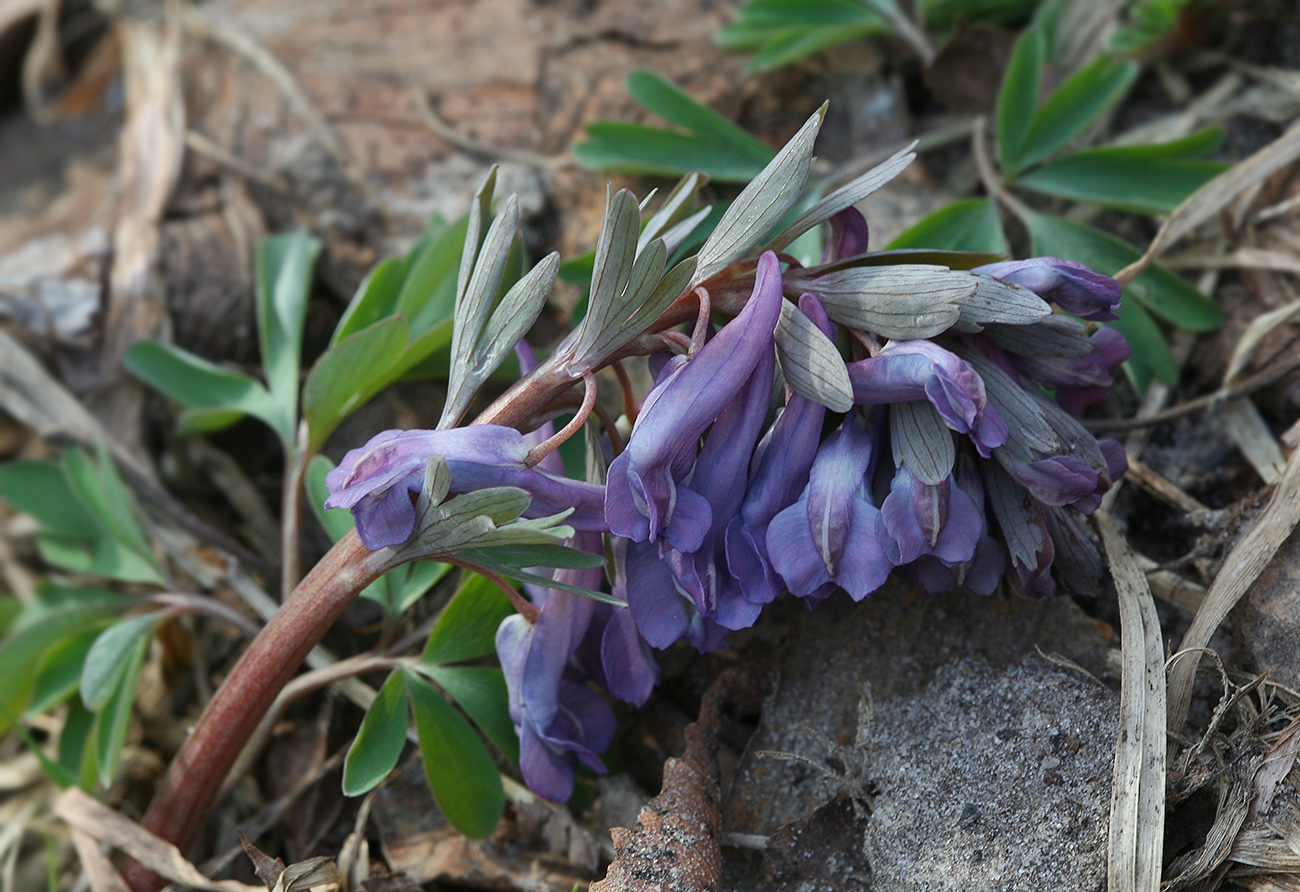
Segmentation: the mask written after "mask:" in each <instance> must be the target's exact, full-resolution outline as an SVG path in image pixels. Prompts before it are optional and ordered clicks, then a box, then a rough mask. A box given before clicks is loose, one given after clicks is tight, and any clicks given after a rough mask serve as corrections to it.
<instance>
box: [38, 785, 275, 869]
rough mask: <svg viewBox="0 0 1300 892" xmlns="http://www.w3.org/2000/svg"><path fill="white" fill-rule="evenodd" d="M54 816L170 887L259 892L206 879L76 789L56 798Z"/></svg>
mask: <svg viewBox="0 0 1300 892" xmlns="http://www.w3.org/2000/svg"><path fill="white" fill-rule="evenodd" d="M54 813H55V814H57V815H58V816H59V817H60V818H62V819H63V820H65V821H67V822H68V823H69V824H71V825H72V828H73V831H74V832H75V831H80V832H82V833H85V834H87V835H88V836H90V837H92V838H94V839H97V840H99V841H100V842H106V843H108V844H109V845H110V846H113V847H114V848H118V849H121V850H123V851H124V852H126V853H127V854H128V855H130V856H131V857H133V858H135V859H136V860H137V861H139V862H140V863H141V864H143V865H144V866H145V867H147V868H148V869H149V870H152V871H153V872H154V873H156V874H158V875H159V876H162V877H165V878H166V879H168V880H171V881H172V882H174V883H180V884H182V885H185V886H192V887H193V888H195V889H203V890H208V892H262V890H261V889H259V888H258V887H257V886H249V885H246V884H244V883H238V882H235V881H234V880H210V879H208V878H207V877H205V876H204V875H203V874H201V873H199V870H198V868H197V867H195V866H194V865H193V864H191V863H190V862H189V861H186V860H185V858H184V857H183V856H182V855H181V853H180V850H179V849H177V848H176V847H175V846H174V845H172V844H171V843H168V842H163V841H162V840H161V839H159V838H158V837H156V836H154V835H153V834H152V833H150V832H149V831H148V830H145V829H144V828H143V827H141V826H140V825H139V824H137V823H135V822H134V821H131V820H129V819H127V818H125V817H123V816H122V815H120V814H118V813H117V812H115V811H113V809H111V808H109V807H108V806H107V805H104V804H103V803H100V802H97V801H95V800H94V799H92V798H91V797H90V796H89V795H87V794H86V793H85V792H84V791H83V790H81V789H79V788H77V787H72V788H70V789H68V790H66V791H64V793H63V794H62V795H61V796H59V799H58V801H57V802H55V804H54Z"/></svg>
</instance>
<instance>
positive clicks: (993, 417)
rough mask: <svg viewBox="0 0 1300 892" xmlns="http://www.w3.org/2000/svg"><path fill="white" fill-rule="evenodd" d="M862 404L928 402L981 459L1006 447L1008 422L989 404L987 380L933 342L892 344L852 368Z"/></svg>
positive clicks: (855, 397) (851, 375)
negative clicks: (993, 451)
mask: <svg viewBox="0 0 1300 892" xmlns="http://www.w3.org/2000/svg"><path fill="white" fill-rule="evenodd" d="M848 369H849V380H850V381H851V382H852V383H853V401H854V402H856V403H859V404H860V405H880V404H883V403H903V402H910V401H912V400H928V401H929V402H930V404H931V405H932V406H934V408H935V409H936V410H937V411H938V413H939V415H940V417H941V418H943V421H944V423H945V424H947V425H948V427H950V428H951V429H952V430H954V431H956V432H957V433H959V434H968V435H969V436H970V438H971V442H973V443H974V444H975V447H976V448H977V449H978V450H979V452H980V454H981V455H988V453H989V450H991V449H993V448H995V447H997V446H1001V445H1002V444H1003V443H1004V442H1006V438H1007V422H1006V420H1005V419H1003V417H1002V415H1001V414H1000V413H999V412H998V411H997V409H995V408H994V407H992V406H990V405H988V397H987V395H986V393H985V389H984V381H983V380H982V379H981V378H980V376H979V374H978V373H976V371H975V369H974V368H973V367H972V366H971V364H970V363H968V362H966V361H965V360H964V359H962V358H960V357H959V356H957V355H956V354H955V353H952V352H951V351H949V350H945V349H944V348H943V347H940V346H939V345H938V344H934V343H931V342H930V341H891V342H890V343H889V344H887V345H885V348H884V349H883V350H881V351H880V353H879V354H877V355H876V356H873V357H870V358H869V359H862V360H859V361H857V362H850V363H849V364H848Z"/></svg>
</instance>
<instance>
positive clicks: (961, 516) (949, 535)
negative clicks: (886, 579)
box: [878, 465, 984, 567]
mask: <svg viewBox="0 0 1300 892" xmlns="http://www.w3.org/2000/svg"><path fill="white" fill-rule="evenodd" d="M878 529H879V535H880V544H881V546H882V547H883V548H884V550H885V556H886V557H888V558H889V560H890V562H891V563H893V564H895V565H896V566H902V565H903V564H910V563H911V562H912V561H914V560H916V559H917V558H919V557H921V556H922V555H930V556H932V557H935V558H938V559H939V561H940V562H941V563H943V564H944V565H945V566H949V567H951V566H954V565H956V564H964V563H965V562H967V561H969V560H971V559H972V558H973V557H974V556H975V547H976V546H977V545H978V544H979V541H980V536H981V535H983V533H984V514H983V511H982V506H979V505H976V503H975V500H974V499H972V498H971V497H970V495H969V494H968V493H967V492H966V491H965V490H963V489H962V488H961V487H960V486H957V485H955V484H954V483H953V480H952V478H951V477H947V478H945V479H944V480H942V481H940V482H939V483H937V484H929V483H923V482H922V481H920V480H918V479H917V477H916V475H915V474H913V473H912V472H911V470H910V469H909V468H908V467H907V465H900V466H899V468H898V470H897V471H895V472H894V480H893V482H892V483H891V484H890V489H889V495H888V496H886V497H885V500H884V501H883V502H882V503H881V504H880V525H879V528H878Z"/></svg>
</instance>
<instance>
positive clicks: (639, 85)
mask: <svg viewBox="0 0 1300 892" xmlns="http://www.w3.org/2000/svg"><path fill="white" fill-rule="evenodd" d="M626 84H627V92H628V93H629V94H630V95H631V96H632V98H633V99H635V100H636V101H637V102H639V103H641V104H642V105H643V106H645V107H646V108H647V109H649V110H650V111H652V112H654V113H655V114H656V115H658V116H659V117H661V118H663V119H664V120H665V121H667V122H668V123H669V124H676V125H677V126H678V127H681V128H683V129H685V130H688V131H690V132H691V133H694V134H695V135H696V136H698V137H700V138H701V139H703V140H707V141H710V142H714V143H717V144H719V145H725V146H729V147H730V148H731V149H732V151H734V152H735V153H737V154H741V155H745V156H747V157H748V158H750V159H751V160H753V161H755V162H757V164H758V169H759V170H762V166H763V165H764V164H766V163H767V162H768V161H770V160H772V156H773V155H775V154H776V153H775V152H773V151H772V149H771V148H769V147H768V146H767V144H766V143H764V142H762V141H761V140H759V139H757V138H755V137H754V136H752V135H750V134H749V133H746V132H745V131H744V130H741V129H740V128H739V127H737V126H736V125H735V124H733V123H731V122H730V121H728V120H727V119H726V118H724V117H723V116H722V115H720V114H718V113H717V112H715V111H714V110H713V109H711V108H709V107H708V106H707V105H704V104H702V103H700V102H697V101H696V100H694V99H692V98H691V96H690V95H689V94H687V93H686V92H685V91H684V90H682V88H681V87H679V86H677V85H676V84H674V83H673V82H672V81H669V80H668V79H667V78H665V77H663V76H662V75H660V74H658V73H657V72H654V71H651V70H650V69H648V68H637V69H634V70H632V71H631V72H629V73H628V76H627V81H626Z"/></svg>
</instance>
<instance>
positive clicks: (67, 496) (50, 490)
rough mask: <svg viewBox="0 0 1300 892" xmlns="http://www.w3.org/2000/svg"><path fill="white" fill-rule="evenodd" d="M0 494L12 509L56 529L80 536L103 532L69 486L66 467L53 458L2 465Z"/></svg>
mask: <svg viewBox="0 0 1300 892" xmlns="http://www.w3.org/2000/svg"><path fill="white" fill-rule="evenodd" d="M0 496H3V497H4V499H5V501H7V502H8V503H9V504H10V505H11V506H13V508H14V509H15V510H17V511H21V512H22V513H23V514H27V515H29V516H31V517H34V518H35V519H36V520H38V521H39V522H40V524H41V526H43V527H46V528H48V529H50V530H52V531H54V532H58V533H64V534H66V535H69V536H74V537H77V538H81V539H91V538H94V537H96V536H98V535H100V532H101V531H100V528H99V524H98V523H96V522H95V518H94V517H93V516H92V515H91V513H90V512H89V511H87V510H86V508H85V506H83V505H82V504H81V500H80V499H78V498H77V496H76V494H75V493H74V492H73V491H72V487H71V486H69V485H68V480H67V478H66V477H65V476H64V474H63V468H62V467H61V466H60V465H59V464H58V463H56V462H52V461H14V462H5V463H4V464H2V465H0Z"/></svg>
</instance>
